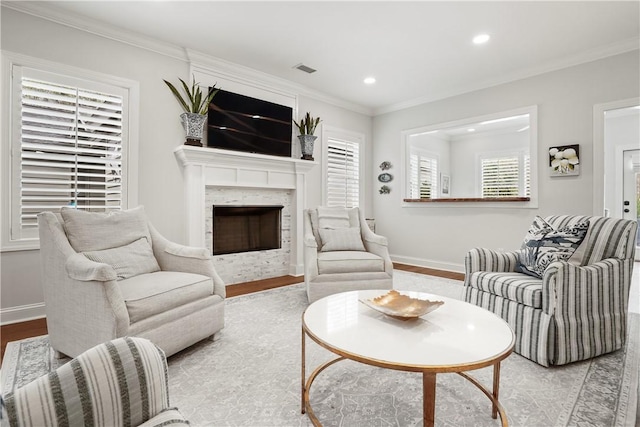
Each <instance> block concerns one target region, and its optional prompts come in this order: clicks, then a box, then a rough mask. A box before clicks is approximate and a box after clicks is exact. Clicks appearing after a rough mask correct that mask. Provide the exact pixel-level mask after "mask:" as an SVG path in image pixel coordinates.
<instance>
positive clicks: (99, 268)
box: [64, 253, 118, 282]
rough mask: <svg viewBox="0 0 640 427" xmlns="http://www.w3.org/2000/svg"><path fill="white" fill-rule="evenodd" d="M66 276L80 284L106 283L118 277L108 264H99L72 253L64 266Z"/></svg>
mask: <svg viewBox="0 0 640 427" xmlns="http://www.w3.org/2000/svg"><path fill="white" fill-rule="evenodd" d="M64 267H65V269H66V271H67V274H68V275H69V277H71V278H72V279H74V280H79V281H81V282H90V281H94V280H95V281H98V282H108V281H110V280H117V279H118V275H117V273H116V271H115V269H114V268H113V267H112V266H110V265H109V264H104V263H101V262H95V261H91V260H90V259H89V258H87V257H86V256H84V255H82V254H79V253H74V254H73V255H71V256H70V257H69V258H67V262H66V263H65V265H64Z"/></svg>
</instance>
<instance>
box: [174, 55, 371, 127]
mask: <svg viewBox="0 0 640 427" xmlns="http://www.w3.org/2000/svg"><path fill="white" fill-rule="evenodd" d="M185 51H186V54H187V58H188V60H189V61H190V63H191V65H192V66H193V67H195V68H202V69H205V70H213V71H215V72H216V74H219V75H221V76H224V77H225V78H228V79H229V80H233V81H237V82H241V83H244V84H246V85H249V86H254V87H259V88H261V89H266V90H271V91H275V92H278V93H282V94H285V95H289V96H300V95H303V96H308V97H309V98H314V99H316V100H318V101H322V102H325V103H327V104H331V105H334V106H337V107H341V108H344V109H346V110H349V111H353V112H356V113H360V114H364V115H367V116H371V115H372V114H373V109H371V108H368V107H365V106H362V105H359V104H355V103H352V102H349V101H345V100H343V99H339V98H335V97H332V96H329V95H326V94H324V93H322V92H319V91H317V90H314V89H310V88H308V87H306V86H304V85H301V84H298V83H295V82H292V81H290V80H286V79H283V78H280V77H276V76H274V75H271V74H268V73H264V72H262V71H258V70H256V69H254V68H250V67H245V66H243V65H239V64H236V63H234V62H230V61H227V60H225V59H222V58H217V57H213V56H211V55H208V54H206V53H202V52H199V51H196V50H192V49H185Z"/></svg>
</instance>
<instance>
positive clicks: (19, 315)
mask: <svg viewBox="0 0 640 427" xmlns="http://www.w3.org/2000/svg"><path fill="white" fill-rule="evenodd" d="M43 317H45V312H44V303H43V302H41V303H38V304H28V305H19V306H17V307H8V308H3V309H0V325H10V324H12V323H20V322H26V321H29V320H34V319H41V318H43Z"/></svg>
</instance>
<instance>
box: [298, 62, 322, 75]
mask: <svg viewBox="0 0 640 427" xmlns="http://www.w3.org/2000/svg"><path fill="white" fill-rule="evenodd" d="M293 68H296V69H298V70H300V71H304V72H305V73H307V74H311V73H315V72H316V71H317V70H315V69H313V68H311V67H307V66H306V65H304V64H298V65H294V67H293Z"/></svg>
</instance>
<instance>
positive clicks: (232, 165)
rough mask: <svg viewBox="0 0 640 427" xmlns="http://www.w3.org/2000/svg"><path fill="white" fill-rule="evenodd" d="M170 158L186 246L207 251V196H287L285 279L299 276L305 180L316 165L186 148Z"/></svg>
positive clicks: (229, 279) (216, 259)
mask: <svg viewBox="0 0 640 427" xmlns="http://www.w3.org/2000/svg"><path fill="white" fill-rule="evenodd" d="M174 155H175V156H176V160H177V161H178V164H179V165H180V167H181V170H182V175H183V184H184V209H185V211H184V212H185V213H184V217H185V222H184V227H185V230H184V231H185V235H186V239H185V243H186V244H188V245H190V246H199V247H208V246H209V245H210V243H209V242H207V229H206V224H207V218H211V204H207V203H206V193H207V190H226V189H236V190H239V191H240V190H242V191H248V192H251V193H260V192H261V190H272V191H276V190H283V191H285V192H286V193H287V194H290V197H289V198H290V206H289V208H288V209H289V212H290V218H288V219H287V220H288V222H287V225H288V231H289V233H290V251H289V254H288V264H289V265H288V268H287V270H288V274H291V275H295V276H299V275H302V274H303V273H304V261H303V252H302V236H303V228H302V226H303V221H302V218H303V217H302V212H303V209H304V208H305V206H306V191H307V188H306V187H307V178H306V174H307V173H308V172H309V171H310V170H311V168H313V167H314V166H316V165H317V163H316V162H313V161H307V160H300V159H294V158H289V157H277V156H267V155H261V154H253V153H243V152H238V151H229V150H220V149H215V148H206V147H191V146H185V145H182V146H179V147H177V148H176V149H175V150H174ZM268 192H269V191H265V193H268ZM249 203H251V202H249ZM213 204H217V202H214V203H213ZM225 204H229V205H232V204H236V205H237V204H240V203H235V202H234V203H231V202H228V203H227V202H225ZM251 204H254V203H251ZM265 204H267V203H265ZM269 204H270V203H269ZM278 204H279V203H278ZM283 220H284V218H283ZM208 243H209V244H208ZM265 252H270V251H265ZM260 253H261V252H251V254H260ZM235 255H237V254H235ZM223 257H226V255H221V256H214V261H213V262H214V265H216V263H219V262H221V258H223ZM252 262H255V261H253V260H252ZM257 262H261V261H257ZM219 273H220V276H221V277H222V279H223V280H224V281H225V283H227V284H232V283H237V282H238V281H244V280H242V279H240V278H235V277H231V276H230V275H229V274H228V273H225V274H223V273H221V272H219ZM271 277H273V276H271ZM266 278H269V277H254V278H252V280H257V279H266Z"/></svg>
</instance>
